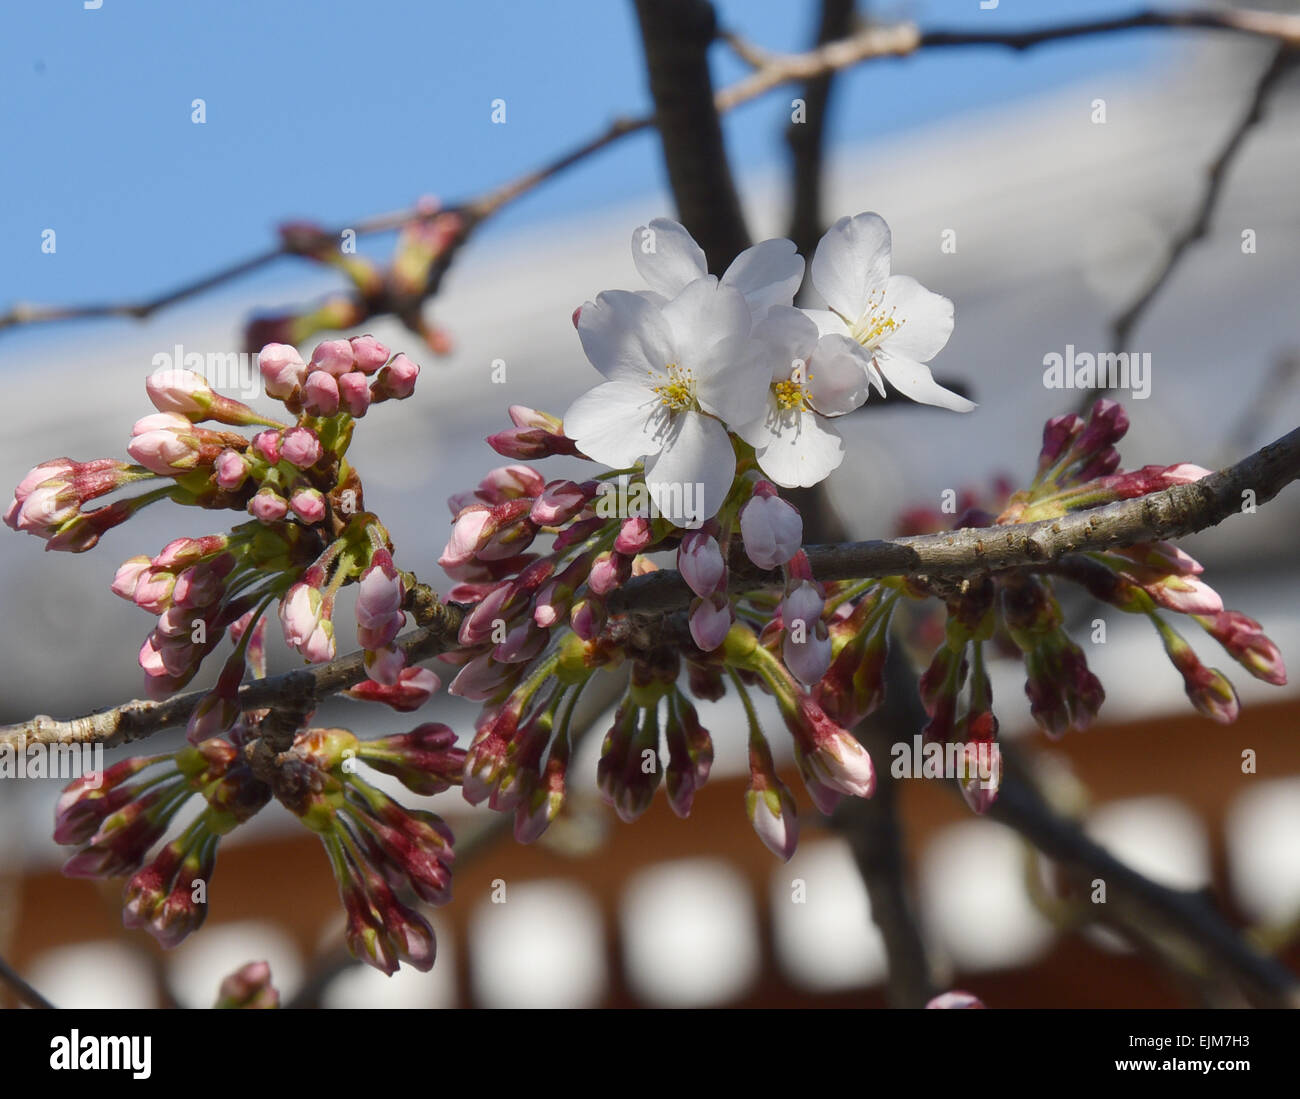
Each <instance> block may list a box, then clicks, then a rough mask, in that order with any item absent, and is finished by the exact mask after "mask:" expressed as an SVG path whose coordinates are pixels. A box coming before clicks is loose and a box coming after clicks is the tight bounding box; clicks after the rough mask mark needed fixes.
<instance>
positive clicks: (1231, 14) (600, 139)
mask: <svg viewBox="0 0 1300 1099" xmlns="http://www.w3.org/2000/svg"><path fill="white" fill-rule="evenodd" d="M1143 28H1168V29H1175V28H1200V29H1205V30H1220V31H1228V32H1236V33H1240V34H1246V35H1251V36H1255V37H1259V38H1265V39H1271V40H1273V41H1276V42H1278V43H1279V44H1281V45H1283V46H1285V47H1287V48H1288V50H1290V49H1294V48H1296V47H1297V46H1298V45H1300V17H1297V16H1293V15H1282V14H1275V13H1272V12H1256V11H1217V10H1208V11H1185V12H1162V11H1146V12H1139V13H1137V14H1136V15H1132V16H1128V17H1125V18H1121V19H1104V20H1093V21H1088V22H1082V23H1070V24H1061V25H1057V26H1052V27H1044V28H1040V29H1037V30H1029V31H1012V32H1007V31H986V32H984V31H982V32H974V31H942V30H933V31H922V30H921V29H920V28H919V27H917V26H916V25H915V24H912V23H899V24H896V25H892V26H870V27H867V28H864V29H863V30H862V31H859V32H858V33H856V34H853V35H850V36H849V37H847V38H844V39H841V40H839V41H837V42H832V43H827V44H826V45H825V46H822V47H819V48H818V49H815V50H811V51H809V52H807V53H802V54H779V53H772V52H769V51H767V50H762V49H760V48H759V47H757V46H753V45H751V44H749V43H746V42H744V41H743V40H741V39H739V38H737V37H736V36H734V35H728V36H726V37H727V41H729V42H730V43H731V45H732V47H733V48H734V49H735V50H736V51H737V52H738V53H739V54H740V55H741V56H742V57H743V58H745V59H746V60H748V61H749V62H750V63H751V64H753V65H755V66H757V69H756V71H755V72H754V73H751V74H750V75H749V76H747V77H745V78H743V79H742V80H740V81H738V82H737V83H735V84H733V85H731V86H730V87H728V88H723V89H722V90H720V91H719V92H718V93H717V95H716V96H715V97H714V104H715V106H716V108H717V109H718V111H720V112H724V113H725V112H726V111H729V110H731V109H733V108H734V107H738V106H740V105H741V104H743V103H747V102H749V101H750V100H752V99H755V98H757V97H758V96H761V95H763V94H765V93H766V92H769V91H771V90H772V89H774V88H776V87H779V86H781V85H783V84H788V83H792V82H797V81H808V80H813V79H817V78H819V77H823V76H826V75H828V74H830V73H833V72H838V71H840V70H842V69H846V68H849V67H851V66H853V65H857V64H860V63H862V62H864V61H870V60H875V59H878V58H884V57H902V56H905V55H907V54H911V53H915V52H916V51H918V50H921V49H940V48H952V47H960V46H1001V47H1005V48H1009V49H1014V50H1023V49H1028V48H1030V47H1032V46H1037V45H1040V44H1043V43H1047V42H1053V41H1062V40H1066V39H1071V38H1079V37H1083V36H1088V35H1099V34H1110V33H1118V32H1124V31H1129V30H1138V29H1143ZM653 123H654V119H653V118H651V117H648V116H640V117H634V118H622V119H618V120H616V121H614V122H612V123H611V124H610V125H609V126H608V127H606V128H605V129H604V130H602V131H601V132H600V133H599V134H597V135H595V136H594V137H592V138H590V139H589V140H587V141H584V142H583V143H582V144H581V145H578V146H577V147H575V148H574V149H572V150H570V151H569V152H566V153H564V154H563V155H561V156H558V157H556V158H555V159H554V160H552V161H550V162H549V163H547V164H545V165H543V166H542V167H540V168H537V169H535V170H533V171H530V172H527V173H526V174H524V175H522V176H520V177H518V178H517V179H515V180H512V181H509V182H507V183H505V184H503V185H501V186H500V187H497V188H495V189H494V190H492V191H489V192H488V193H486V194H485V195H482V196H479V197H478V198H473V199H468V200H464V201H461V202H457V203H452V204H451V205H449V206H446V207H443V208H442V209H441V210H440V211H434V213H438V212H448V211H450V212H455V213H459V214H460V215H461V216H462V217H463V218H464V227H463V229H462V231H461V233H460V236H459V237H458V239H457V240H456V241H455V242H454V247H452V248H450V249H449V250H448V253H447V255H446V257H445V260H444V262H443V263H442V264H441V265H439V266H438V267H437V268H435V270H434V271H433V272H432V277H431V279H430V285H429V286H428V288H427V289H428V293H429V294H432V293H434V292H436V290H437V289H438V285H439V283H440V281H441V277H442V275H443V274H444V273H445V270H446V266H447V264H448V263H450V260H451V257H452V255H453V254H454V252H455V250H456V248H457V247H459V246H460V245H461V244H463V243H464V242H465V240H467V239H468V237H469V235H470V234H471V233H472V231H473V229H474V228H476V227H477V226H478V225H480V224H481V223H482V222H483V221H484V220H486V219H487V218H489V217H491V216H492V215H494V214H495V213H497V212H498V211H499V210H501V209H502V208H503V207H505V206H506V205H508V204H510V203H512V202H514V201H515V200H516V199H519V198H521V197H522V196H523V195H525V194H528V193H529V192H530V191H532V190H533V189H534V188H535V187H537V186H538V185H540V184H541V183H544V182H545V181H547V180H549V179H551V178H553V177H554V176H556V175H558V174H559V173H560V172H562V171H564V170H565V169H566V168H568V167H570V166H572V165H573V164H576V163H578V162H579V161H581V160H584V159H585V158H586V157H588V156H590V155H592V154H593V153H596V152H598V151H599V150H601V149H604V148H606V147H608V146H609V145H611V144H613V143H615V142H616V141H618V140H619V139H621V138H623V137H625V136H626V135H628V134H631V133H636V132H638V131H640V130H644V129H647V128H648V127H650V126H651V125H653ZM431 216H433V214H431V212H430V211H429V210H427V209H424V208H421V207H416V208H414V209H410V210H403V211H396V212H392V213H387V214H379V215H376V216H373V217H364V218H356V219H353V220H352V221H350V222H347V223H345V224H344V225H342V226H340V227H338V228H336V229H335V230H333V231H332V234H331V235H333V236H336V237H337V236H338V234H339V233H341V232H342V231H343V229H345V228H346V229H352V230H353V231H355V232H356V234H357V236H368V235H372V234H375V233H383V232H391V231H393V230H397V229H401V228H402V227H403V226H405V225H408V224H411V223H413V222H416V221H419V220H421V219H424V218H429V217H431ZM295 254H297V253H296V252H295V250H294V249H293V248H291V247H289V246H288V245H287V244H284V243H282V244H281V245H280V246H279V247H276V248H271V249H267V250H266V251H263V252H260V253H258V254H257V255H254V256H250V257H248V258H247V259H244V260H241V261H239V262H238V263H235V264H232V265H231V266H229V267H224V268H221V269H219V270H217V271H214V272H212V273H210V274H208V275H205V276H203V277H202V278H199V279H196V280H195V281H193V282H189V283H185V284H183V285H182V286H179V287H176V288H174V289H172V290H169V291H167V292H165V293H163V294H160V295H158V296H157V297H153V298H145V299H142V300H139V301H127V302H116V303H114V302H101V303H94V304H90V305H73V306H60V305H54V306H44V305H30V304H25V303H19V304H16V305H14V306H12V307H11V308H10V309H9V310H8V312H6V313H3V314H0V331H2V330H4V329H5V328H12V327H17V326H19V325H30V324H40V323H52V322H56V321H69V320H84V319H90V318H98V317H128V318H134V319H137V320H139V319H143V318H146V317H148V316H150V315H151V314H153V313H155V312H157V311H158V310H160V309H162V308H165V307H166V306H169V305H173V304H175V303H176V302H179V301H183V300H185V299H187V298H191V297H194V296H196V295H198V294H201V293H203V292H205V291H207V290H211V289H213V288H215V287H217V286H221V285H223V284H225V283H227V282H230V281H232V280H234V279H237V278H239V277H241V276H243V275H246V274H249V273H251V272H253V271H256V270H258V269H260V268H262V267H265V266H267V265H268V264H270V263H272V262H274V261H275V260H278V259H280V258H282V257H284V256H290V255H295Z"/></svg>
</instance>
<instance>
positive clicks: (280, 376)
mask: <svg viewBox="0 0 1300 1099" xmlns="http://www.w3.org/2000/svg"><path fill="white" fill-rule="evenodd" d="M257 365H258V369H259V370H261V372H262V382H263V384H264V385H265V386H266V395H267V396H268V397H274V398H275V399H276V400H279V401H283V400H287V399H289V398H291V397H293V396H294V395H295V394H296V393H298V391H299V390H300V389H301V388H302V384H303V382H304V381H305V380H306V377H307V364H306V363H304V362H303V361H302V356H301V355H299V354H298V349H297V348H296V347H290V346H289V345H288V344H287V343H268V344H267V345H266V346H265V347H264V348H262V350H261V351H260V352H259V353H258V356H257Z"/></svg>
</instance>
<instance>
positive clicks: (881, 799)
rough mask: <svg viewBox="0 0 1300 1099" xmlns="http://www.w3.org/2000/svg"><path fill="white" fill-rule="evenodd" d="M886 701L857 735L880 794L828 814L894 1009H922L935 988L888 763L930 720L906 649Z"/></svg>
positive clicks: (896, 656) (898, 652)
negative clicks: (873, 936)
mask: <svg viewBox="0 0 1300 1099" xmlns="http://www.w3.org/2000/svg"><path fill="white" fill-rule="evenodd" d="M885 677H886V690H885V701H884V703H883V705H882V706H881V708H880V709H879V710H877V711H876V712H875V713H874V714H871V715H870V716H869V717H867V718H866V719H865V720H864V721H863V722H862V723H861V725H859V726H858V728H857V729H856V730H854V733H855V735H856V736H857V738H858V739H859V740H860V741H861V742H862V745H863V747H864V748H866V749H867V751H868V753H870V755H871V758H872V759H873V760H875V761H876V762H877V766H876V792H875V793H874V794H872V795H871V797H870V798H845V799H844V800H843V801H841V802H840V803H839V805H837V806H836V807H835V811H834V812H833V813H832V814H831V826H832V827H833V828H835V830H836V831H838V832H839V833H840V834H841V835H843V836H844V838H845V839H846V840H847V841H848V844H849V847H850V849H851V850H852V852H853V859H854V862H856V863H857V866H858V872H859V873H860V874H861V875H862V883H863V885H865V886H866V888H867V896H868V898H869V899H870V901H871V919H872V920H873V921H874V922H875V924H876V926H877V927H878V928H879V929H880V937H881V938H882V939H883V940H884V943H885V955H886V957H887V958H888V960H889V981H888V985H887V995H888V998H889V1003H890V1005H891V1006H892V1007H924V1006H925V1005H926V1004H927V1003H928V1002H929V1000H930V998H931V997H932V996H934V994H935V993H936V992H937V991H938V989H936V988H935V986H934V972H933V969H932V968H931V964H930V958H929V955H928V952H927V951H926V946H925V939H924V938H923V937H922V935H921V924H920V920H919V919H918V918H917V914H916V911H915V906H914V904H913V902H912V897H911V891H910V889H909V887H908V882H907V870H906V867H907V862H906V854H905V852H904V851H903V831H902V824H901V821H900V819H899V811H898V795H899V785H898V780H897V779H896V778H894V776H893V773H892V771H891V770H890V768H889V767H887V766H885V765H884V763H883V761H884V760H887V759H889V758H890V748H891V746H892V745H893V744H895V743H897V742H898V741H900V740H906V739H908V738H909V737H910V736H911V730H913V729H919V728H920V727H921V725H922V724H924V721H925V715H924V713H923V712H921V710H920V705H919V700H918V698H917V694H916V677H915V675H914V673H913V672H912V669H911V667H910V666H909V664H908V660H907V657H906V656H905V655H904V653H903V649H902V646H901V645H891V646H890V649H889V656H888V660H887V663H886V666H885Z"/></svg>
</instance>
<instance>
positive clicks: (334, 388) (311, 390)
mask: <svg viewBox="0 0 1300 1099" xmlns="http://www.w3.org/2000/svg"><path fill="white" fill-rule="evenodd" d="M302 406H303V408H304V409H305V410H306V411H308V412H310V413H311V414H312V415H313V416H333V415H334V414H335V413H336V412H337V411H338V410H339V384H338V382H337V381H335V380H334V378H333V376H332V375H330V374H326V373H325V372H324V371H323V370H314V371H312V373H310V374H309V375H307V381H306V382H305V383H304V384H303V387H302Z"/></svg>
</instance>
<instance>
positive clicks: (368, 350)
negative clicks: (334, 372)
mask: <svg viewBox="0 0 1300 1099" xmlns="http://www.w3.org/2000/svg"><path fill="white" fill-rule="evenodd" d="M348 342H349V343H351V344H352V360H353V362H354V363H355V364H356V368H357V369H358V370H360V371H361V373H363V374H373V373H374V372H375V371H376V370H378V369H379V368H380V367H381V366H383V365H384V363H386V362H388V357H389V355H390V354H392V353H391V352H390V351H389V350H388V348H387V347H386V346H385V345H384V344H382V343H380V342H379V341H378V340H377V339H375V337H374V336H353V337H352V339H351V340H349V341H348Z"/></svg>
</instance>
